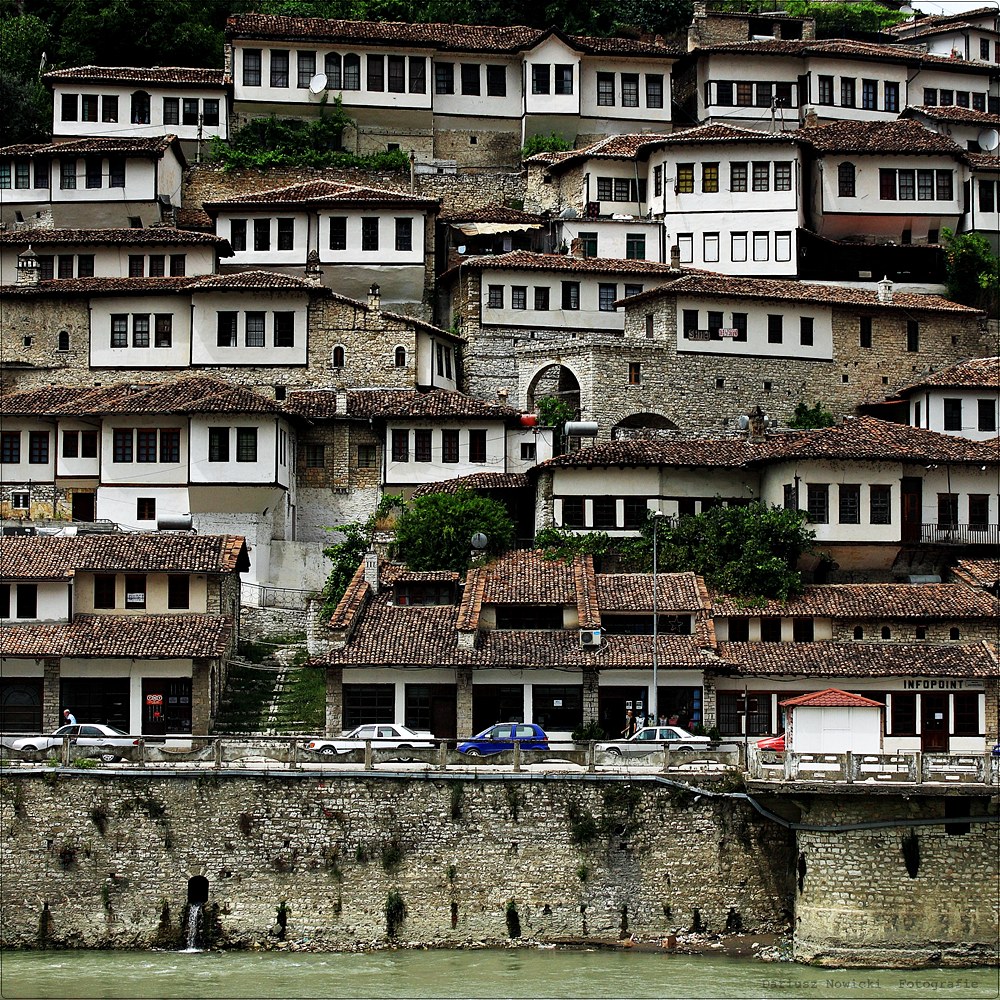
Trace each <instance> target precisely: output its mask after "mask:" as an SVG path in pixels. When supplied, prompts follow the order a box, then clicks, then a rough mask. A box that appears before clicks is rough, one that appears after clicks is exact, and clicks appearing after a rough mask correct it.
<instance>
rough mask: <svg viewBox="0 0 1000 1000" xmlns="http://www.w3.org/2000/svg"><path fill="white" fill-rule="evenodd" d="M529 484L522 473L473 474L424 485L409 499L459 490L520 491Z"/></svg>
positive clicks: (529, 481)
mask: <svg viewBox="0 0 1000 1000" xmlns="http://www.w3.org/2000/svg"><path fill="white" fill-rule="evenodd" d="M530 484H531V480H530V479H529V478H528V477H527V475H526V474H525V473H523V472H474V473H472V475H470V476H459V477H458V478H457V479H445V480H443V481H442V482H438V483H424V484H423V486H418V487H417V488H416V489H415V490H414V491H413V493H412V494H411V497H422V496H426V495H427V494H429V493H457V492H458V491H459V490H484V491H493V490H520V489H524V488H525V487H527V486H529V485H530Z"/></svg>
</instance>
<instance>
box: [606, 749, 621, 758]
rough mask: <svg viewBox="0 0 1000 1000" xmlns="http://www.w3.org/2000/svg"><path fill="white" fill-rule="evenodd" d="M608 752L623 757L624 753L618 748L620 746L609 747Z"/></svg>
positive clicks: (613, 755)
mask: <svg viewBox="0 0 1000 1000" xmlns="http://www.w3.org/2000/svg"><path fill="white" fill-rule="evenodd" d="M608 753H609V754H610V755H611V756H612V757H621V755H622V752H621V750H619V749H618V747H608Z"/></svg>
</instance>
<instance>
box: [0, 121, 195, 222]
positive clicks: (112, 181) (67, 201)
mask: <svg viewBox="0 0 1000 1000" xmlns="http://www.w3.org/2000/svg"><path fill="white" fill-rule="evenodd" d="M186 166H187V160H186V159H185V157H184V153H183V152H182V151H181V148H180V143H179V141H178V139H177V137H176V136H175V135H174V134H173V133H171V134H168V135H161V136H157V137H150V138H139V139H137V138H131V137H124V138H115V139H105V138H90V137H80V138H75V139H55V140H53V141H52V142H48V143H22V144H20V145H16V146H5V147H3V148H0V221H2V222H4V223H5V224H6V225H8V226H13V225H20V224H26V225H27V226H28V227H29V228H34V227H38V226H43V227H44V226H55V227H56V228H59V229H64V228H65V229H70V228H72V229H102V228H117V227H123V226H128V227H130V228H133V229H137V228H141V227H143V226H151V225H153V224H157V223H160V222H162V221H164V220H165V219H168V220H169V219H170V218H172V215H173V212H174V211H175V210H176V209H177V208H179V207H180V204H181V187H182V184H183V179H184V169H185V167H186Z"/></svg>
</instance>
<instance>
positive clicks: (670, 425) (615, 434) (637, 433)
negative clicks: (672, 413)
mask: <svg viewBox="0 0 1000 1000" xmlns="http://www.w3.org/2000/svg"><path fill="white" fill-rule="evenodd" d="M678 429H679V428H678V426H677V424H675V423H674V422H673V421H672V420H671V419H670V418H669V417H667V416H664V414H662V413H657V412H656V411H653V410H646V411H642V412H639V413H630V414H629V415H628V416H627V417H624V418H623V419H621V420H619V421H618V423H616V424H615V425H614V427H612V428H611V437H612V438H629V437H646V436H649V437H654V436H656V435H658V434H660V433H661V432H663V431H676V430H678Z"/></svg>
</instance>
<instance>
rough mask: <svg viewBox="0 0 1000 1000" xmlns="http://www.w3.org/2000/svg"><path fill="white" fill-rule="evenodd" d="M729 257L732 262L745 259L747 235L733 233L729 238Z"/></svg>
mask: <svg viewBox="0 0 1000 1000" xmlns="http://www.w3.org/2000/svg"><path fill="white" fill-rule="evenodd" d="M730 256H731V257H732V259H733V261H734V262H739V261H744V260H746V259H747V234H746V233H733V234H732V236H731V238H730Z"/></svg>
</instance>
